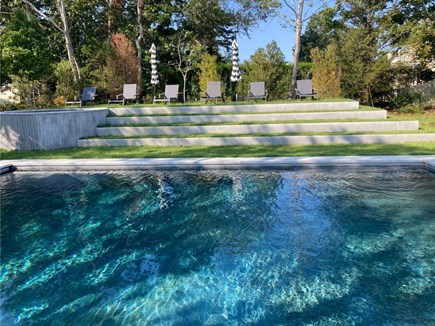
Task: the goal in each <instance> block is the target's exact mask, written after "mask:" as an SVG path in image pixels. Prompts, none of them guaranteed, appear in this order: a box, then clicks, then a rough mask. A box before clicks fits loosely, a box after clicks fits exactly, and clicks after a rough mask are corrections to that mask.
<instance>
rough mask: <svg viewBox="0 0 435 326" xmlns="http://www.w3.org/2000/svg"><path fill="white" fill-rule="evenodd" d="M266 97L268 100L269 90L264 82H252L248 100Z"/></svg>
mask: <svg viewBox="0 0 435 326" xmlns="http://www.w3.org/2000/svg"><path fill="white" fill-rule="evenodd" d="M262 98H263V99H265V100H266V101H267V91H266V90H265V88H264V82H253V83H251V84H250V89H249V95H248V101H249V100H252V99H262Z"/></svg>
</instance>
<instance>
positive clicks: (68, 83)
mask: <svg viewBox="0 0 435 326" xmlns="http://www.w3.org/2000/svg"><path fill="white" fill-rule="evenodd" d="M54 75H55V77H56V93H55V95H56V96H63V97H64V98H65V99H73V98H74V96H76V95H78V94H79V89H78V85H76V84H75V83H74V76H73V73H72V71H71V63H70V62H69V61H68V60H62V61H60V62H59V63H58V64H57V65H56V67H55V68H54Z"/></svg>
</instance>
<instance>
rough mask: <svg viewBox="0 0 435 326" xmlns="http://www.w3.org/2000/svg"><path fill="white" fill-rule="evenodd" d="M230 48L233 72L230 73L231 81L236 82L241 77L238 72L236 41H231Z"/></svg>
mask: <svg viewBox="0 0 435 326" xmlns="http://www.w3.org/2000/svg"><path fill="white" fill-rule="evenodd" d="M231 48H232V49H233V70H232V71H231V81H232V82H238V81H239V80H240V79H242V77H241V76H240V70H239V45H238V44H237V41H236V39H234V40H233V44H232V45H231Z"/></svg>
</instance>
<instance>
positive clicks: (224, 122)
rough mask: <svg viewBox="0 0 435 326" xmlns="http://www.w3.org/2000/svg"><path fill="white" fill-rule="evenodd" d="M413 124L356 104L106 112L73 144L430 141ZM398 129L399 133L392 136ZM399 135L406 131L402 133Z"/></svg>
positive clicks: (431, 138)
mask: <svg viewBox="0 0 435 326" xmlns="http://www.w3.org/2000/svg"><path fill="white" fill-rule="evenodd" d="M418 129H419V123H418V121H388V120H387V112H386V111H385V110H375V109H360V107H359V104H358V102H354V101H346V102H321V101H310V102H289V103H286V104H245V105H210V106H170V107H163V106H151V107H126V108H125V107H116V108H109V115H108V117H107V119H106V125H104V126H99V127H98V128H97V136H96V137H92V138H86V139H80V140H79V141H78V146H80V147H88V146H224V145H310V144H352V143H400V142H414V141H435V134H422V133H417V130H418ZM399 131H400V133H398V132H399ZM404 131H406V132H405V133H404Z"/></svg>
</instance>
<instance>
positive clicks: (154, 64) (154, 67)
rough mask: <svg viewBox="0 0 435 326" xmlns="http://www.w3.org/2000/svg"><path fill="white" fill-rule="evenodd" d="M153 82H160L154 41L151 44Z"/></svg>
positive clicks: (154, 83) (155, 83)
mask: <svg viewBox="0 0 435 326" xmlns="http://www.w3.org/2000/svg"><path fill="white" fill-rule="evenodd" d="M150 52H151V61H150V62H151V84H153V85H157V84H158V83H159V76H158V75H157V50H156V46H155V45H154V43H153V44H152V45H151V49H150Z"/></svg>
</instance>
